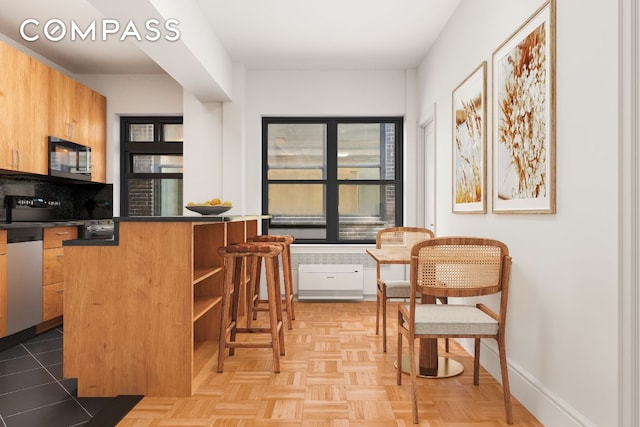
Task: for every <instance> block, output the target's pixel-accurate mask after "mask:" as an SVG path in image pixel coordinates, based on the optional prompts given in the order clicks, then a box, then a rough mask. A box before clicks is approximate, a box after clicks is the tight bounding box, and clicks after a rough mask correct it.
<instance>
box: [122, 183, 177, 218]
mask: <svg viewBox="0 0 640 427" xmlns="http://www.w3.org/2000/svg"><path fill="white" fill-rule="evenodd" d="M128 184H129V185H128V187H129V192H128V206H129V216H179V215H182V205H183V203H182V179H130V180H129V181H128Z"/></svg>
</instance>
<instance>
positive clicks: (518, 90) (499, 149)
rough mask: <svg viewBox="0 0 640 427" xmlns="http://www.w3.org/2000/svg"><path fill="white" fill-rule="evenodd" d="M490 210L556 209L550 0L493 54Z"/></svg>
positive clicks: (553, 35)
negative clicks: (491, 186) (491, 194)
mask: <svg viewBox="0 0 640 427" xmlns="http://www.w3.org/2000/svg"><path fill="white" fill-rule="evenodd" d="M492 72H493V78H492V83H493V84H492V106H493V114H492V116H493V118H492V128H493V164H492V168H493V200H492V202H493V203H492V211H493V212H494V213H548V214H549V213H555V212H556V200H555V198H556V188H555V187H556V182H555V181H556V171H555V114H556V111H555V0H551V1H548V2H546V3H545V4H544V5H542V6H541V7H540V8H539V9H538V10H537V11H536V12H535V13H534V14H533V15H531V16H530V17H529V19H527V21H526V22H525V23H524V24H522V25H521V26H520V28H518V29H517V30H516V31H515V32H514V33H513V34H512V35H511V36H510V37H509V38H508V39H507V40H506V41H505V42H504V43H503V44H502V45H501V46H500V47H499V48H498V49H496V51H495V52H494V53H493V64H492Z"/></svg>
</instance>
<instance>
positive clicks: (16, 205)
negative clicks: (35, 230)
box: [4, 195, 62, 224]
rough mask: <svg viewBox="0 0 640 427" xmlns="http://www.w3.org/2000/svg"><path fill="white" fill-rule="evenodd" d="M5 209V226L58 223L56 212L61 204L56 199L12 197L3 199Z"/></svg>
mask: <svg viewBox="0 0 640 427" xmlns="http://www.w3.org/2000/svg"><path fill="white" fill-rule="evenodd" d="M4 204H5V208H6V209H7V224H10V223H13V222H53V221H60V219H59V218H58V214H57V212H58V210H59V209H60V207H61V206H62V202H60V200H56V199H50V198H44V197H35V196H12V195H8V196H6V197H5V199H4Z"/></svg>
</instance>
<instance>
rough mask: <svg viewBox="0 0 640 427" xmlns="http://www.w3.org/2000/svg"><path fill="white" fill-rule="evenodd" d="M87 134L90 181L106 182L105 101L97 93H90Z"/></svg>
mask: <svg viewBox="0 0 640 427" xmlns="http://www.w3.org/2000/svg"><path fill="white" fill-rule="evenodd" d="M89 105H90V110H89V114H90V121H89V123H91V125H90V127H89V130H88V131H89V134H88V139H87V144H88V145H89V147H91V180H92V181H94V182H102V183H106V182H107V123H106V117H107V99H106V98H105V97H104V96H102V95H100V94H99V93H97V92H92V93H91V103H90V104H89Z"/></svg>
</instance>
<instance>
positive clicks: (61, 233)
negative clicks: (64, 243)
mask: <svg viewBox="0 0 640 427" xmlns="http://www.w3.org/2000/svg"><path fill="white" fill-rule="evenodd" d="M56 234H57V235H58V236H64V235H66V234H69V232H68V231H57V232H56Z"/></svg>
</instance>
